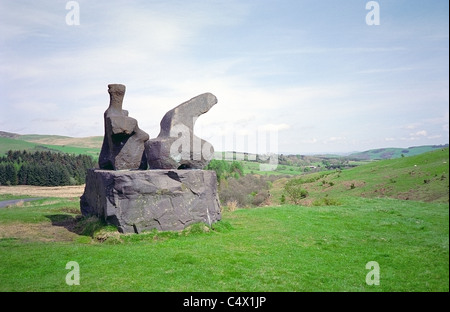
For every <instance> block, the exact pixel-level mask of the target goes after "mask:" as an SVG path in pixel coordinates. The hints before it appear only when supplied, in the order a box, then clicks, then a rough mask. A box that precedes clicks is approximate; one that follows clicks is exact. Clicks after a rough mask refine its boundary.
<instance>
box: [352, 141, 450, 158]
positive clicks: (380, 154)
mask: <svg viewBox="0 0 450 312" xmlns="http://www.w3.org/2000/svg"><path fill="white" fill-rule="evenodd" d="M445 147H448V144H445V145H423V146H412V147H408V148H395V147H389V148H378V149H371V150H368V151H364V152H358V153H353V154H350V155H349V156H348V157H349V158H353V159H358V160H380V159H392V158H400V157H402V155H403V156H415V155H419V154H422V153H426V152H430V151H433V150H436V149H440V148H445Z"/></svg>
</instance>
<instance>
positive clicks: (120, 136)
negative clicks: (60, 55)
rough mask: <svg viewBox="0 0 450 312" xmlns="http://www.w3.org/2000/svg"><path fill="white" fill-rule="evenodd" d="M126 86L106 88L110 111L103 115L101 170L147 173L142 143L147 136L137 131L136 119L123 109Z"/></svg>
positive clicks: (113, 85) (116, 85)
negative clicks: (145, 171) (141, 171)
mask: <svg viewBox="0 0 450 312" xmlns="http://www.w3.org/2000/svg"><path fill="white" fill-rule="evenodd" d="M125 89H126V88H125V86H124V85H122V84H110V85H108V93H109V95H110V102H109V107H108V109H107V110H106V111H105V113H104V115H103V117H104V123H105V136H104V138H103V145H102V150H101V152H100V157H99V167H100V169H107V170H123V169H146V168H147V162H146V160H145V155H144V143H145V142H146V141H147V140H148V139H149V135H148V134H147V133H146V132H144V131H142V130H141V129H139V127H138V122H137V120H136V119H134V118H131V117H128V111H126V110H123V109H122V104H123V97H124V95H125Z"/></svg>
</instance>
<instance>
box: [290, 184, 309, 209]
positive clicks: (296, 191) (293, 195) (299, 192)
mask: <svg viewBox="0 0 450 312" xmlns="http://www.w3.org/2000/svg"><path fill="white" fill-rule="evenodd" d="M302 182H303V181H302V180H301V179H292V180H290V181H289V182H288V183H286V185H285V186H284V192H285V193H286V195H287V197H288V198H289V200H290V201H291V202H293V203H294V204H296V205H298V204H299V203H300V201H301V200H302V199H304V198H306V197H307V196H308V191H307V190H305V189H302Z"/></svg>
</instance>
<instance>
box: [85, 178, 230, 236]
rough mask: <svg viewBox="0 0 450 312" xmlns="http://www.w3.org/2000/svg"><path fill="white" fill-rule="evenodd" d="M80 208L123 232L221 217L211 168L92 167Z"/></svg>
mask: <svg viewBox="0 0 450 312" xmlns="http://www.w3.org/2000/svg"><path fill="white" fill-rule="evenodd" d="M80 206H81V212H82V214H83V215H84V216H89V215H95V216H98V217H99V218H102V219H104V220H106V221H107V222H108V223H110V224H114V225H116V226H117V227H118V229H119V231H121V232H123V233H139V232H141V231H143V230H150V229H155V228H156V229H158V230H161V231H168V230H181V229H183V228H185V227H186V226H188V225H190V224H193V223H197V222H204V223H206V224H208V225H211V224H212V223H214V222H216V221H218V220H220V219H221V213H220V204H219V200H218V195H217V177H216V174H215V172H214V171H209V170H123V171H110V170H98V169H91V170H89V172H88V175H87V177H86V187H85V191H84V194H83V196H82V197H81V201H80Z"/></svg>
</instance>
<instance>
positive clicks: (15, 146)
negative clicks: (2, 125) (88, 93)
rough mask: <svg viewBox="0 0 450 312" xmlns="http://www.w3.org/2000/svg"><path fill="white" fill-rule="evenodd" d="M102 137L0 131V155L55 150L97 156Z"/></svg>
mask: <svg viewBox="0 0 450 312" xmlns="http://www.w3.org/2000/svg"><path fill="white" fill-rule="evenodd" d="M102 142H103V137H102V136H101V137H100V136H97V137H86V138H72V137H65V136H58V135H37V134H30V135H20V134H17V133H11V132H5V131H0V156H2V155H5V154H6V153H7V152H8V151H9V150H26V151H30V152H34V151H55V152H64V153H69V154H86V155H91V156H93V157H94V158H98V155H99V153H100V149H101V146H102Z"/></svg>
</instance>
